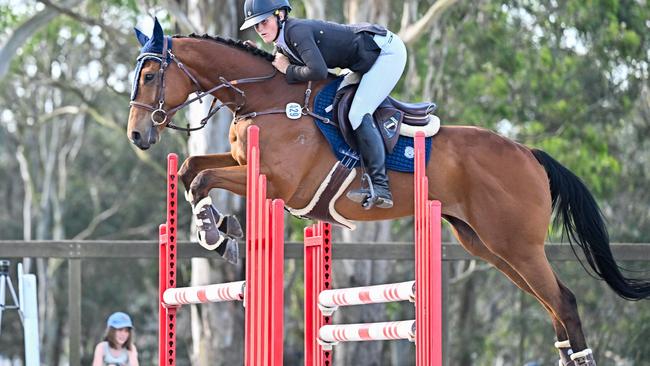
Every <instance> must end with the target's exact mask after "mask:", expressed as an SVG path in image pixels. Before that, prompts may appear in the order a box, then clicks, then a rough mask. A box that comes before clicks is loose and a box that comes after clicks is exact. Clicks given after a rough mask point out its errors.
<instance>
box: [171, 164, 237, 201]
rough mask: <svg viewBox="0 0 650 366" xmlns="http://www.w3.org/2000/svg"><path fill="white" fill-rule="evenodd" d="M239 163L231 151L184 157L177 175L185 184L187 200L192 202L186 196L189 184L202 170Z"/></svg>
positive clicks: (190, 198)
mask: <svg viewBox="0 0 650 366" xmlns="http://www.w3.org/2000/svg"><path fill="white" fill-rule="evenodd" d="M237 165H239V163H237V161H236V160H235V159H234V158H233V157H232V154H231V153H229V152H228V153H221V154H209V155H196V156H190V157H189V158H187V159H185V161H184V162H183V165H181V168H180V169H179V171H178V177H179V178H180V180H181V182H183V185H184V186H185V192H186V193H185V194H186V198H187V199H188V201H190V202H192V197H188V193H189V192H190V185H191V184H192V181H193V180H194V178H195V177H196V176H197V175H198V174H199V173H200V172H202V171H203V170H206V169H216V168H224V167H229V166H237Z"/></svg>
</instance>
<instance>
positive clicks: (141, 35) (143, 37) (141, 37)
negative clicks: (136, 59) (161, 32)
mask: <svg viewBox="0 0 650 366" xmlns="http://www.w3.org/2000/svg"><path fill="white" fill-rule="evenodd" d="M133 30H134V31H135V36H136V38H137V39H138V42H140V45H141V46H144V45H145V44H146V43H147V42H149V37H147V35H146V34H144V33H142V32H140V30H139V29H138V28H133Z"/></svg>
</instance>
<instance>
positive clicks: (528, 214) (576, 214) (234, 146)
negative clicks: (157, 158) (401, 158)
mask: <svg viewBox="0 0 650 366" xmlns="http://www.w3.org/2000/svg"><path fill="white" fill-rule="evenodd" d="M136 33H137V36H138V39H139V40H140V42H141V44H143V50H142V52H141V54H140V56H139V57H138V61H139V62H138V66H137V68H136V76H135V80H134V90H133V95H132V102H131V109H130V114H129V121H128V128H127V136H128V138H129V139H130V140H131V142H132V143H134V144H135V145H136V146H138V147H139V148H140V149H143V150H146V149H148V148H149V147H150V146H151V145H152V144H154V143H156V141H157V140H158V138H159V135H160V133H161V132H162V130H163V129H164V128H165V127H174V128H178V127H176V126H174V125H173V124H172V123H171V122H170V121H171V117H172V116H173V114H174V113H175V112H176V111H177V110H178V109H180V108H182V107H184V106H186V105H187V104H188V103H190V102H192V101H194V100H196V99H197V98H199V97H201V96H202V95H206V94H212V95H213V96H214V97H215V98H216V100H219V101H220V102H221V103H223V105H226V106H227V107H228V108H229V109H231V111H232V112H233V114H235V116H236V118H234V119H233V122H232V124H231V126H230V132H229V140H230V144H231V151H230V152H227V153H221V154H211V155H203V156H190V157H189V158H187V160H185V162H184V163H183V164H182V167H181V169H180V171H179V178H180V179H181V181H182V182H183V184H184V186H185V189H186V191H187V193H188V196H189V197H190V200H191V202H192V204H193V207H194V208H196V205H197V204H198V203H199V202H200V201H201V200H203V199H205V198H206V197H208V192H209V191H210V190H211V189H213V188H220V189H226V190H228V191H231V192H233V193H235V194H238V195H241V196H243V195H245V192H246V130H247V127H248V126H249V125H252V124H254V125H257V126H259V127H260V156H261V171H262V173H263V174H265V175H266V176H267V179H268V196H269V197H271V198H281V199H283V200H284V201H285V202H286V203H287V205H288V206H290V207H304V206H305V205H306V204H307V203H308V202H309V201H310V199H311V198H312V197H313V196H314V194H315V192H316V190H317V188H318V186H319V184H320V182H321V181H322V180H323V179H324V177H325V176H326V175H327V173H328V171H329V169H330V168H331V167H332V166H333V164H334V163H335V156H334V154H333V152H332V151H331V149H330V147H329V145H328V143H327V142H326V140H325V138H324V137H323V136H322V135H321V132H320V131H319V130H318V128H317V127H316V126H315V124H314V120H313V118H312V117H311V116H308V115H303V116H302V117H301V118H299V119H297V120H292V119H289V118H287V116H285V115H284V113H258V114H254V112H260V111H269V110H277V109H278V108H281V109H282V110H284V106H285V105H287V103H289V102H295V103H299V104H300V105H302V106H306V105H308V103H307V104H305V97H307V98H306V99H307V102H310V101H311V100H312V99H313V97H314V95H315V94H316V93H318V91H319V90H321V89H322V88H323V87H324V86H325V85H326V84H327V83H328V82H330V81H331V79H330V80H324V81H319V82H314V83H313V85H311V84H310V86H311V88H310V90H313V93H311V94H310V93H306V89H307V88H308V87H307V85H306V84H291V85H290V84H288V83H287V82H286V81H285V77H284V75H282V74H280V73H278V72H276V71H275V69H274V67H273V66H272V65H271V62H270V61H271V60H272V59H273V56H272V55H271V54H269V53H267V52H265V51H262V50H260V49H257V48H255V47H251V46H249V45H247V44H245V43H242V42H241V41H233V40H228V39H224V38H220V37H210V36H207V35H204V36H197V35H190V36H175V37H173V38H170V37H166V36H164V34H163V31H162V28H161V27H160V24H159V23H158V22H157V20H156V22H155V25H154V32H153V36H152V37H151V38H148V37H146V36H144V35H143V34H142V33H140V32H139V31H137V30H136ZM195 92H196V93H198V96H197V97H195V98H193V99H190V100H188V97H189V96H190V95H191V94H192V93H195ZM213 110H214V109H213ZM242 116H243V118H242ZM206 120H207V119H206ZM203 123H205V121H204V122H203ZM426 174H427V176H428V177H429V197H430V198H431V199H433V198H435V199H437V200H440V201H441V202H442V210H443V217H444V218H445V219H446V221H448V222H449V223H450V224H451V226H452V227H453V231H454V234H455V236H456V237H457V238H458V240H459V241H460V243H461V244H462V245H463V247H465V249H466V250H467V251H468V252H469V253H471V254H472V255H474V256H477V257H480V258H482V259H484V260H486V261H487V262H489V263H491V264H492V265H494V266H495V267H496V268H498V269H499V270H500V271H501V272H503V273H504V274H505V275H506V276H507V277H508V278H509V279H510V280H512V282H514V283H515V285H517V286H518V287H519V288H520V289H522V290H523V291H525V292H527V293H529V294H530V295H532V296H533V297H535V298H536V299H537V300H538V301H539V302H540V304H541V305H542V306H543V307H544V308H545V309H546V310H547V312H548V313H549V315H550V317H551V320H552V324H553V327H554V329H555V333H556V335H557V340H558V341H559V342H556V347H557V348H558V349H559V351H560V356H561V358H562V361H561V363H562V364H563V365H595V361H594V360H593V356H592V355H591V350H589V349H588V348H587V344H586V341H585V336H584V333H583V329H582V325H581V322H580V317H579V315H578V308H577V303H576V297H575V296H574V294H573V293H572V292H571V291H570V290H569V289H568V288H567V287H566V286H565V285H564V284H563V283H562V282H561V281H560V280H559V279H558V277H557V276H556V274H555V273H554V272H553V269H552V268H551V266H550V264H549V262H548V259H547V257H546V254H545V252H544V242H545V238H546V235H547V229H548V226H549V224H550V221H551V215H552V213H553V211H554V210H555V211H556V212H557V219H559V220H562V221H563V228H564V230H565V232H566V234H567V236H568V238H569V239H570V241H571V242H572V243H573V244H577V245H579V246H580V247H581V249H582V251H583V252H584V255H585V256H586V259H587V262H588V264H589V265H590V267H591V269H593V271H594V272H595V273H596V274H597V275H598V276H599V277H600V278H602V279H603V280H605V281H606V282H607V284H608V285H609V286H610V287H611V288H612V289H613V291H615V292H616V293H617V294H618V295H620V296H621V297H623V298H626V299H629V300H640V299H647V298H648V296H649V295H650V284H649V282H648V281H645V280H637V279H630V278H626V277H624V275H623V274H622V273H621V272H620V270H619V267H618V266H617V264H616V262H615V260H614V258H613V256H612V253H611V250H610V246H609V237H608V233H607V229H606V226H605V224H604V220H603V217H602V213H601V211H600V209H599V207H598V205H597V203H596V201H595V200H594V198H593V196H592V195H591V193H590V192H589V190H588V189H587V187H586V186H585V185H584V184H583V182H582V181H581V180H580V179H579V178H578V177H576V176H575V175H574V174H573V173H572V172H571V171H569V170H568V169H567V168H565V167H564V166H562V165H561V164H560V163H558V162H557V161H556V160H554V159H553V158H552V157H551V156H549V155H548V154H547V153H545V152H543V151H541V150H538V149H533V148H529V147H526V146H524V145H522V144H519V143H517V142H514V141H512V140H510V139H508V138H506V137H503V136H500V135H498V134H496V133H494V132H492V131H488V130H485V129H482V128H477V127H460V126H458V127H456V126H445V127H442V128H441V129H440V131H439V133H438V134H437V135H436V136H434V138H433V143H432V148H431V158H430V160H429V162H428V164H427V168H426ZM389 180H390V186H391V190H392V192H393V193H394V202H395V205H394V207H393V208H390V209H378V208H372V209H370V210H366V209H363V208H362V207H361V205H359V204H358V203H355V202H352V201H350V200H348V199H345V198H343V199H339V200H338V201H337V202H336V205H335V207H336V209H337V211H338V212H339V213H340V214H341V215H343V216H344V217H346V218H348V219H350V220H357V221H374V220H386V219H395V218H400V217H405V216H409V215H411V214H412V212H413V209H414V208H413V183H412V175H411V174H407V173H399V172H393V171H391V172H389ZM359 185H360V183H359V182H356V183H353V184H352V185H351V186H350V187H349V188H348V189H355V188H358V187H359ZM224 230H225V229H224ZM233 230H234V229H233ZM234 231H236V230H234ZM573 244H572V245H573ZM571 348H572V349H573V350H574V351H577V352H574V353H573V355H572V357H573V358H574V359H575V360H573V359H571V358H570V356H569V355H570V354H571V352H572V351H571V350H570V349H571Z"/></svg>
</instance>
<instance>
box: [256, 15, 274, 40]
mask: <svg viewBox="0 0 650 366" xmlns="http://www.w3.org/2000/svg"><path fill="white" fill-rule="evenodd" d="M255 31H256V32H257V34H259V35H260V37H262V40H263V41H264V43H271V42H273V40H274V39H275V36H276V35H277V34H278V22H277V21H276V20H275V15H271V16H269V17H268V18H266V19H264V20H262V21H261V22H259V23H257V24H255Z"/></svg>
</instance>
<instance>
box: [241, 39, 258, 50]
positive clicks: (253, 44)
mask: <svg viewBox="0 0 650 366" xmlns="http://www.w3.org/2000/svg"><path fill="white" fill-rule="evenodd" d="M244 44H245V45H247V46H251V47H255V48H260V47H259V46H258V45H257V42H255V41H251V40H250V39H247V40H245V41H244Z"/></svg>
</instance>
